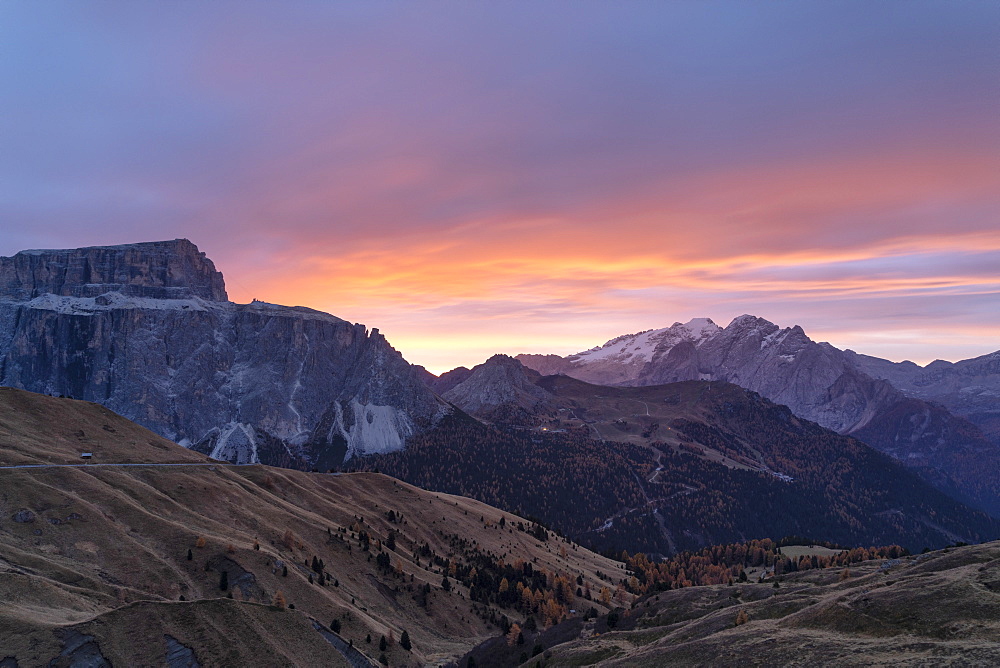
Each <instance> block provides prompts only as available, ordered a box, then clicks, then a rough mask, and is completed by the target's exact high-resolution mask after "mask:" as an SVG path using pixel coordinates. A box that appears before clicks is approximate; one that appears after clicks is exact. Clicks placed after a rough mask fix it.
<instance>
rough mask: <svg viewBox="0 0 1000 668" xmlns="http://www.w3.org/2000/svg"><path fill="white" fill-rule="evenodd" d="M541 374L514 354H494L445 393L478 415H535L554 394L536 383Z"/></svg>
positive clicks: (507, 418)
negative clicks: (509, 355) (510, 355)
mask: <svg viewBox="0 0 1000 668" xmlns="http://www.w3.org/2000/svg"><path fill="white" fill-rule="evenodd" d="M540 377H541V376H540V375H539V374H538V373H537V372H536V371H532V370H531V369H528V368H526V367H525V366H524V365H523V364H521V363H520V362H518V361H517V360H516V359H514V358H513V357H508V356H507V355H494V356H493V357H491V358H489V359H488V360H486V361H485V362H484V363H482V364H479V365H477V366H475V367H473V368H472V370H471V371H470V372H469V373H468V375H467V376H466V378H465V380H463V381H462V382H461V383H459V384H457V385H455V386H454V387H453V388H451V389H450V390H448V391H447V392H445V393H444V395H443V397H444V398H445V399H447V400H448V401H450V402H452V403H454V404H455V405H456V406H458V407H459V408H461V409H462V410H464V411H466V412H467V413H471V414H472V415H475V416H477V417H482V418H485V419H490V420H495V419H502V420H503V421H510V420H511V418H515V417H517V416H518V415H523V417H528V416H532V415H534V414H535V413H536V412H537V411H539V410H540V409H541V408H542V406H543V405H544V404H545V403H546V402H547V401H548V400H549V398H550V397H551V395H550V394H549V393H548V392H546V391H545V390H543V389H542V388H540V387H538V385H536V384H535V382H536V381H537V380H538V379H539V378H540ZM515 421H519V420H515Z"/></svg>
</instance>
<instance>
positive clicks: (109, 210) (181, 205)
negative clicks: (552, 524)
mask: <svg viewBox="0 0 1000 668" xmlns="http://www.w3.org/2000/svg"><path fill="white" fill-rule="evenodd" d="M0 91H2V92H0V255H12V254H14V253H16V252H17V251H19V250H22V249H27V248H72V247H79V246H92V245H105V244H117V243H130V242H136V241H153V240H160V239H173V238H188V239H191V240H192V241H193V242H194V243H196V244H197V245H198V246H199V248H200V249H201V250H203V251H205V252H206V253H207V254H208V256H209V257H210V258H212V259H213V260H214V261H215V264H216V266H217V267H218V268H219V269H220V270H221V271H222V272H223V273H224V274H225V277H226V283H227V287H228V290H229V295H230V298H231V299H232V300H234V301H238V302H247V301H250V300H251V299H253V298H256V299H260V300H263V301H268V302H273V303H279V304H288V305H304V306H309V307H312V308H316V309H320V310H323V311H327V312H330V313H333V314H335V315H337V316H339V317H341V318H344V319H347V320H350V321H352V322H361V323H364V324H366V325H367V326H369V327H377V328H379V330H380V331H381V332H382V333H383V334H385V335H386V337H387V338H388V340H389V341H390V343H392V344H393V345H394V346H395V347H396V348H397V349H398V350H400V351H401V352H402V353H403V355H404V356H405V357H406V358H407V359H408V360H409V361H411V362H413V363H416V364H422V365H424V366H426V367H427V368H428V369H430V370H432V371H434V372H442V371H445V370H448V369H451V368H453V367H455V366H458V365H465V366H471V365H474V364H477V363H480V362H482V361H483V360H485V359H486V358H487V357H488V356H490V355H491V354H493V353H497V352H505V353H509V354H516V353H520V352H531V353H558V354H569V353H573V352H577V351H580V350H584V349H587V348H591V347H593V346H595V345H600V344H602V343H603V342H605V341H606V340H608V339H611V338H613V337H615V336H617V335H619V334H624V333H631V332H636V331H641V330H646V329H651V328H658V327H666V326H669V325H671V324H672V323H674V322H677V321H680V322H686V321H687V320H689V319H691V318H694V317H710V318H712V319H713V320H715V321H716V322H717V323H719V324H720V325H723V326H724V325H725V324H727V323H728V322H729V320H730V319H732V318H733V317H735V316H738V315H740V314H743V313H751V314H754V315H757V316H760V317H764V318H767V319H768V320H771V321H772V322H775V323H777V324H779V325H781V326H792V325H796V324H798V325H801V326H802V327H803V328H804V329H805V330H806V332H807V333H808V334H809V335H810V336H811V337H812V338H813V339H815V340H821V341H829V342H831V343H833V344H834V345H836V346H838V347H841V348H851V349H853V350H856V351H858V352H863V353H868V354H872V355H878V356H880V357H886V358H888V359H893V360H897V361H899V360H903V359H910V360H913V361H916V362H918V363H921V364H924V363H927V362H930V361H932V360H934V359H937V358H941V359H950V360H958V359H964V358H968V357H974V356H977V355H982V354H986V353H989V352H992V351H995V350H998V349H1000V271H998V268H1000V3H997V2H974V1H953V0H949V1H946V2H924V1H920V0H910V1H906V2H902V1H900V2H894V1H882V2H872V1H871V0H864V1H858V2H842V1H837V0H826V1H823V2H808V1H806V0H802V1H798V2H792V1H790V0H789V1H782V0H776V1H773V2H756V3H755V2H711V1H707V0H706V1H702V0H698V1H685V0H677V1H672V2H646V1H638V0H637V1H634V2H629V1H624V2H613V3H612V2H599V1H597V0H580V1H574V2H561V1H557V0H542V1H541V2H537V1H531V2H529V1H527V0H525V1H516V0H512V1H505V2H490V3H487V2H476V1H474V0H470V1H465V0H463V1H461V2H459V1H454V2H429V1H417V0H415V1H413V2H396V1H393V2H379V1H377V0H366V1H365V2H326V1H324V2H306V1H303V0H299V1H295V0H292V1H289V2H259V3H258V2H238V3H234V2H222V1H216V2H210V3H196V2H165V1H157V0H153V1H150V2H141V3H136V2H112V1H109V0H102V1H91V2H87V1H72V2H59V1H56V0H48V1H46V2H35V1H33V0H32V1H22V0H5V1H4V2H2V3H0Z"/></svg>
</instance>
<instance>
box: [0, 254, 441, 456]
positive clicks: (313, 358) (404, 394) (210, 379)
mask: <svg viewBox="0 0 1000 668" xmlns="http://www.w3.org/2000/svg"><path fill="white" fill-rule="evenodd" d="M0 384H3V385H8V386H13V387H20V388H23V389H27V390H31V391H36V392H42V393H46V394H54V395H65V396H70V397H74V398H77V399H85V400H88V401H95V402H98V403H101V404H103V405H105V406H108V407H109V408H111V409H112V410H114V411H116V412H118V413H120V414H122V415H124V416H126V417H128V418H129V419H132V420H135V421H136V422H138V423H139V424H142V425H144V426H146V427H148V428H150V429H152V430H153V431H155V432H157V433H158V434H160V435H162V436H164V437H166V438H169V439H171V440H173V441H176V442H179V443H182V444H184V445H187V446H189V447H193V448H195V449H197V450H199V451H201V452H205V453H210V454H212V456H213V457H216V458H218V459H225V460H228V461H233V462H257V461H262V462H266V463H271V464H276V465H281V466H291V467H296V468H320V469H323V470H326V469H327V468H329V467H331V466H334V465H337V464H339V463H340V462H341V461H342V460H343V458H344V457H345V456H347V457H350V456H353V455H355V454H359V453H363V452H372V451H377V452H378V451H389V450H393V449H398V448H401V447H402V446H403V444H404V443H405V441H406V439H407V438H408V437H409V436H410V435H412V434H414V433H417V432H419V431H421V430H423V429H426V428H428V427H430V426H431V425H432V424H433V423H434V421H435V420H437V419H438V418H439V417H440V416H441V415H442V414H443V413H445V412H447V407H446V406H445V405H444V404H443V403H442V402H440V400H438V399H437V398H436V397H435V395H434V394H433V392H431V391H430V390H429V389H427V387H426V386H425V385H424V383H423V382H422V379H421V376H420V375H419V373H418V371H417V370H416V369H415V368H414V367H411V366H410V365H409V364H407V362H406V361H405V360H404V359H403V358H402V357H401V356H400V355H399V353H397V352H396V351H395V350H393V349H392V348H391V347H390V346H389V344H388V343H387V342H386V340H385V338H384V337H382V336H381V335H380V334H379V333H378V330H375V329H373V330H371V332H368V331H367V330H366V329H365V327H364V326H363V325H352V324H350V323H348V322H345V321H344V320H341V319H340V318H336V317H334V316H331V315H328V314H326V313H321V312H319V311H314V310H311V309H307V308H302V307H286V306H276V305H273V304H265V303H263V302H256V301H255V302H253V303H250V304H234V303H232V302H229V301H226V292H225V285H224V283H223V279H222V274H220V273H219V272H217V271H216V270H215V265H214V264H213V263H212V261H211V260H209V259H208V258H206V257H205V255H204V253H200V252H199V251H198V249H197V247H196V246H195V245H194V244H192V243H191V242H189V241H187V240H184V239H179V240H175V241H165V242H152V243H142V244H131V245H126V246H109V247H95V248H82V249H76V250H58V251H24V252H22V253H18V254H17V255H15V256H14V257H11V258H0Z"/></svg>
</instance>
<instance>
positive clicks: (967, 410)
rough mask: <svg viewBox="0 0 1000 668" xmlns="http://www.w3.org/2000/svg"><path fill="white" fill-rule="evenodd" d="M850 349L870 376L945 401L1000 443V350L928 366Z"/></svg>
mask: <svg viewBox="0 0 1000 668" xmlns="http://www.w3.org/2000/svg"><path fill="white" fill-rule="evenodd" d="M847 352H848V353H849V354H851V355H852V359H853V361H854V363H855V364H856V365H857V367H858V368H859V369H861V370H862V371H864V372H865V373H867V374H868V375H869V376H872V377H873V378H883V379H885V380H887V381H889V382H890V383H892V385H893V386H894V387H897V388H899V389H900V390H902V391H903V392H904V393H905V394H906V395H907V396H911V397H916V398H919V399H925V400H929V401H935V402H938V403H940V404H942V405H943V406H945V407H946V408H947V409H948V410H949V411H951V412H952V413H955V414H956V415H961V416H962V417H964V418H967V419H968V420H969V421H970V422H972V423H973V424H975V425H976V426H978V427H979V428H980V429H981V430H982V431H983V434H985V435H986V437H987V438H989V439H990V441H991V442H993V443H994V444H998V445H1000V352H995V353H990V354H989V355H983V356H981V357H975V358H973V359H968V360H962V361H960V362H954V363H952V362H946V361H944V360H937V361H934V362H931V363H930V364H928V365H927V366H925V367H920V366H917V365H916V364H914V363H913V362H890V361H889V360H883V359H879V358H877V357H870V356H868V355H858V354H856V353H852V351H847Z"/></svg>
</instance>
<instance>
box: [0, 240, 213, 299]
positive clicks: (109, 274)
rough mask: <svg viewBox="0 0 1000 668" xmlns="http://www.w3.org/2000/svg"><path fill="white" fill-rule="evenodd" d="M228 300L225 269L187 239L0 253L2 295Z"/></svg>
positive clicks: (27, 297)
mask: <svg viewBox="0 0 1000 668" xmlns="http://www.w3.org/2000/svg"><path fill="white" fill-rule="evenodd" d="M109 292H114V293H119V294H123V295H127V296H130V297H151V298H154V299H183V298H188V297H200V298H202V299H207V300H209V301H217V302H224V301H226V300H227V296H226V286H225V283H224V281H223V279H222V274H221V273H219V272H218V271H216V270H215V265H214V264H213V263H212V261H211V260H209V259H208V258H207V257H205V254H204V253H201V252H199V251H198V247H197V246H195V245H194V244H193V243H191V242H190V241H188V240H187V239H175V240H173V241H153V242H149V243H139V244H128V245H123V246H95V247H92V248H75V249H69V250H28V251H21V252H20V253H18V254H17V255H15V256H13V257H0V298H7V299H14V300H28V299H33V298H35V297H40V296H42V295H46V294H51V295H61V296H67V297H97V296H98V295H102V294H105V293H109Z"/></svg>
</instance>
